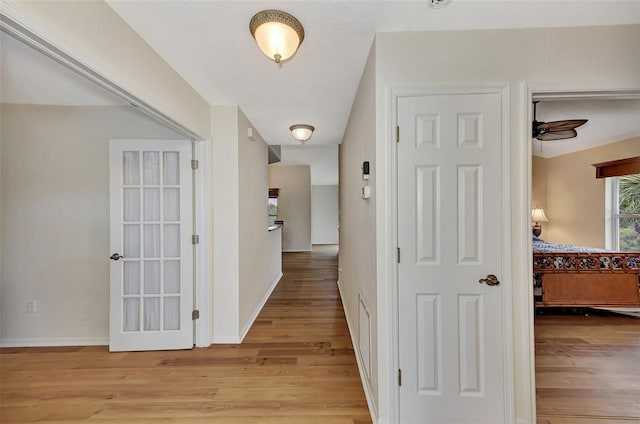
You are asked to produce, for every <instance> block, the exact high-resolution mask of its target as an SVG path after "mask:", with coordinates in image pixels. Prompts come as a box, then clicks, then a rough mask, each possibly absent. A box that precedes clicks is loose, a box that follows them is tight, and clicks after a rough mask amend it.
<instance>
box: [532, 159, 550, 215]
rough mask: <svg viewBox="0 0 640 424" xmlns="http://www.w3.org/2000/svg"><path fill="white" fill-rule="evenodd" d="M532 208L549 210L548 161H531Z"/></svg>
mask: <svg viewBox="0 0 640 424" xmlns="http://www.w3.org/2000/svg"><path fill="white" fill-rule="evenodd" d="M531 208H532V209H544V210H545V211H546V209H547V159H545V158H543V157H539V156H533V157H532V159H531Z"/></svg>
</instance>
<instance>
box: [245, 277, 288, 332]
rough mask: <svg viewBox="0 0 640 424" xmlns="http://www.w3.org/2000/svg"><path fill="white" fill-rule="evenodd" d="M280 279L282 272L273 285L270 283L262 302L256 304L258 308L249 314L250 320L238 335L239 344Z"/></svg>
mask: <svg viewBox="0 0 640 424" xmlns="http://www.w3.org/2000/svg"><path fill="white" fill-rule="evenodd" d="M281 278H282V272H280V275H278V276H277V277H276V279H275V280H274V281H273V283H271V287H269V290H267V292H266V293H265V294H264V296H263V297H262V300H260V303H259V304H258V307H257V308H256V310H255V311H253V314H251V318H249V320H248V321H247V323H246V324H245V326H244V328H243V329H242V332H241V333H240V342H239V343H242V341H243V340H244V338H245V337H246V336H247V333H248V332H249V330H250V329H251V326H252V325H253V322H254V321H255V320H256V318H258V314H260V311H262V308H263V307H264V304H265V303H267V300H269V297H270V296H271V293H273V291H274V290H275V288H276V286H277V285H278V283H279V282H280V279H281Z"/></svg>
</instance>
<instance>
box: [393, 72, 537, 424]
mask: <svg viewBox="0 0 640 424" xmlns="http://www.w3.org/2000/svg"><path fill="white" fill-rule="evenodd" d="M442 94H453V95H456V94H460V95H466V94H500V97H501V109H502V110H501V119H502V128H501V130H502V168H503V169H502V171H503V174H502V199H503V200H502V205H501V214H502V219H503V222H505V226H504V227H505V231H503V235H502V237H503V240H502V242H503V253H502V255H503V256H502V272H503V273H504V274H503V275H504V276H503V279H505V280H507V279H508V278H509V277H510V276H511V260H512V259H511V257H510V253H511V237H510V236H511V231H510V228H511V218H510V216H511V215H510V210H511V208H510V203H509V202H510V195H509V193H510V188H511V186H510V175H509V172H510V167H509V163H510V162H509V161H510V149H509V137H510V132H509V127H510V122H509V102H510V89H509V84H479V85H477V84H474V85H438V86H417V87H406V86H399V87H390V88H388V89H387V96H386V97H387V102H388V103H387V107H388V109H387V113H389V115H388V116H387V119H386V122H388V123H389V126H388V128H387V131H386V133H387V139H386V140H385V144H386V146H387V150H386V152H385V153H386V157H387V158H388V161H387V167H388V169H389V172H390V174H389V175H388V181H389V186H388V187H387V193H388V196H389V197H388V202H387V203H388V206H387V209H386V211H385V213H386V216H387V217H388V219H387V220H388V221H390V222H391V225H390V228H389V231H388V233H389V235H390V238H389V241H390V243H387V245H386V247H387V249H386V262H387V263H388V264H389V267H390V269H389V275H390V276H391V279H390V280H388V281H390V285H389V287H387V293H388V298H389V303H390V309H389V312H390V314H389V318H388V324H389V330H390V333H391V337H392V338H391V340H392V345H393V349H392V353H391V355H390V356H391V361H392V364H391V370H392V371H393V372H391V373H390V374H389V376H388V377H389V384H390V386H389V387H391V388H392V389H391V392H392V393H391V394H390V395H391V402H392V403H391V405H390V415H392V416H393V422H394V423H399V422H400V387H399V386H398V385H397V384H396V382H395V378H396V374H395V370H397V369H399V334H400V332H399V328H398V326H399V325H400V322H399V319H398V311H399V305H398V289H397V287H398V283H399V282H398V263H397V261H396V249H397V247H398V246H397V240H398V220H397V208H398V197H397V186H398V176H397V167H398V165H397V148H398V143H396V140H395V128H396V126H397V125H398V113H397V104H398V99H399V98H400V97H417V96H427V95H442ZM529 103H530V102H529ZM529 125H531V124H530V123H529ZM529 131H531V128H529ZM529 210H530V209H529ZM513 281H522V280H516V279H514V280H513ZM530 285H531V284H530ZM511 286H512V284H503V285H502V300H503V321H504V328H503V338H502V344H503V354H504V396H505V400H504V407H505V411H504V414H505V415H504V416H505V422H514V420H515V393H514V390H515V380H514V379H515V370H514V358H513V351H514V343H515V340H514V338H513V315H512V302H513V299H512V292H511Z"/></svg>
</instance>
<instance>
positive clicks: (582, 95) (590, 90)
mask: <svg viewBox="0 0 640 424" xmlns="http://www.w3.org/2000/svg"><path fill="white" fill-rule="evenodd" d="M534 95H535V96H536V97H538V98H539V97H540V96H543V97H544V98H548V99H554V100H558V99H566V100H570V99H574V100H575V99H584V100H597V99H600V100H606V99H616V98H636V99H639V98H640V87H637V88H629V87H624V86H616V85H612V84H610V83H606V82H605V83H602V84H595V85H594V84H583V85H567V84H564V83H551V82H531V81H525V82H524V83H523V85H522V96H520V97H521V99H522V103H521V104H520V110H522V111H524V112H525V118H524V119H525V122H524V125H522V130H523V133H522V137H521V138H520V140H527V141H530V140H531V133H532V127H531V125H532V121H531V117H532V116H533V97H534ZM522 152H523V155H526V157H520V158H518V159H519V162H520V163H526V164H527V165H526V178H525V181H524V183H525V187H521V189H523V190H525V191H526V196H525V197H524V198H523V202H526V204H525V205H523V207H524V211H525V212H526V213H527V216H526V221H525V222H527V223H528V224H527V225H526V226H525V228H524V229H520V231H523V232H526V236H525V237H522V240H523V242H525V243H526V246H520V247H521V249H518V250H519V251H521V252H526V258H514V260H518V261H519V262H521V263H526V264H527V266H526V269H525V270H524V272H523V273H521V274H520V275H516V276H514V278H516V279H517V280H518V281H527V287H526V292H525V293H526V295H525V296H523V297H521V298H520V299H514V303H515V304H516V305H515V306H516V308H515V310H516V311H521V312H520V314H521V316H520V318H521V319H522V321H523V322H525V323H527V326H526V327H525V328H526V331H527V334H525V335H523V337H525V336H526V337H527V340H528V352H527V353H528V365H529V367H528V368H529V379H528V380H529V405H523V407H527V406H528V407H527V408H526V409H528V410H529V411H530V416H529V417H528V418H529V422H530V423H534V422H535V420H536V367H535V363H536V362H535V355H536V350H535V327H534V326H535V311H534V306H533V302H532V301H531V299H533V253H532V248H531V241H530V237H529V235H530V230H529V224H530V216H529V214H528V211H530V210H531V202H532V201H531V191H532V181H533V176H532V172H533V165H532V155H533V152H532V143H531V142H527V149H523V150H522ZM603 201H604V199H603ZM516 342H517V341H516Z"/></svg>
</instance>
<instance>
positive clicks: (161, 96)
mask: <svg viewBox="0 0 640 424" xmlns="http://www.w3.org/2000/svg"><path fill="white" fill-rule="evenodd" d="M2 11H3V12H4V13H7V14H8V15H9V16H11V17H13V18H14V19H16V20H17V21H18V22H20V23H21V24H23V25H25V26H26V27H27V28H29V29H31V30H32V31H34V32H35V33H36V34H38V35H40V36H42V37H44V38H45V39H46V40H48V41H50V42H51V43H53V44H54V45H55V46H57V47H59V48H60V49H62V50H64V51H65V52H67V53H69V54H70V55H72V56H73V57H74V58H76V59H78V60H79V61H81V62H82V63H84V64H85V65H87V66H89V67H90V68H92V69H93V70H96V71H98V72H99V73H100V74H101V75H103V76H104V77H106V78H107V79H109V80H111V81H112V82H114V83H116V84H117V85H119V86H120V87H122V88H124V89H125V90H128V91H129V92H131V93H133V94H134V95H136V96H138V97H139V98H140V99H142V100H144V101H145V102H146V103H148V104H150V105H152V106H154V107H155V108H156V109H158V110H160V111H161V112H163V113H165V114H166V115H168V116H170V117H171V118H173V119H175V120H176V121H177V122H179V123H181V124H182V125H184V126H186V127H188V128H190V129H191V130H192V131H195V132H197V133H198V134H199V135H201V136H202V137H205V138H207V137H208V136H209V129H210V119H211V115H210V109H209V104H208V103H207V102H206V101H205V100H204V99H203V98H202V96H200V95H199V94H198V93H197V92H196V91H195V90H194V89H193V88H192V87H191V86H190V85H189V84H188V83H187V82H186V81H185V80H184V79H182V77H181V76H180V75H179V74H178V73H177V72H176V71H175V70H174V69H173V68H171V67H170V66H169V65H168V64H167V63H166V62H165V61H164V59H162V58H161V57H160V56H159V55H158V54H157V53H156V52H155V51H154V50H153V49H151V48H150V47H149V45H148V44H147V43H146V42H145V41H144V40H143V39H142V38H141V37H140V36H139V35H138V34H137V33H136V32H134V31H133V30H132V29H131V27H129V25H127V23H126V22H124V20H122V18H120V16H119V15H118V14H117V13H116V12H115V11H114V10H113V9H112V8H111V7H109V5H108V4H107V3H105V2H104V1H67V2H57V1H13V0H4V1H3V2H2Z"/></svg>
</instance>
